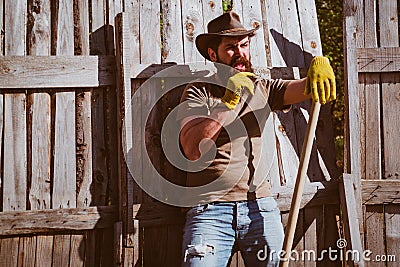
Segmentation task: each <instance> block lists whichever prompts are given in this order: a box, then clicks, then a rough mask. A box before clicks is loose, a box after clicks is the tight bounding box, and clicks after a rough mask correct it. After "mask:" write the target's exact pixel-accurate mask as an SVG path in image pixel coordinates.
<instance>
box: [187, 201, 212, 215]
mask: <svg viewBox="0 0 400 267" xmlns="http://www.w3.org/2000/svg"><path fill="white" fill-rule="evenodd" d="M209 206H210V204H202V205H198V206H196V207H193V208H191V209H190V210H188V211H187V212H186V217H190V216H195V215H198V214H201V213H203V212H205V211H206V210H208V208H209Z"/></svg>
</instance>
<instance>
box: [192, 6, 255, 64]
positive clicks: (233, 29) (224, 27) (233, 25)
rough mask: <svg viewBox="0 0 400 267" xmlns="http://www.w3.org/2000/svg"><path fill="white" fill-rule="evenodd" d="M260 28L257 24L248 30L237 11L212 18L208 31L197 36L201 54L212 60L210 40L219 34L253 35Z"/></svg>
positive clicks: (197, 45) (197, 44)
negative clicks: (209, 53)
mask: <svg viewBox="0 0 400 267" xmlns="http://www.w3.org/2000/svg"><path fill="white" fill-rule="evenodd" d="M259 28H260V25H257V27H255V28H254V29H251V30H246V29H245V28H244V26H243V25H242V23H240V18H239V15H238V14H236V13H235V12H232V11H231V12H227V13H225V14H223V15H221V16H219V17H216V18H215V19H213V20H211V21H210V22H209V23H208V25H207V31H208V33H202V34H199V35H198V36H197V37H196V47H197V49H198V50H199V52H200V54H201V55H202V56H203V57H205V58H206V59H208V60H210V57H209V55H208V48H209V44H210V42H212V41H213V39H214V38H215V37H217V36H245V35H248V36H253V35H254V32H255V31H256V30H258V29H259Z"/></svg>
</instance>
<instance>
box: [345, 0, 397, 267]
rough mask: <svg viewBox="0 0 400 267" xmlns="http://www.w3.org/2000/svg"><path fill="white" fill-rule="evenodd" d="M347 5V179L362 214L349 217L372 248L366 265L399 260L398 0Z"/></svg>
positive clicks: (365, 246) (363, 243)
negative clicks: (369, 259)
mask: <svg viewBox="0 0 400 267" xmlns="http://www.w3.org/2000/svg"><path fill="white" fill-rule="evenodd" d="M344 7H345V9H344V10H345V17H344V26H345V46H346V47H345V56H346V63H347V64H346V75H347V79H346V80H347V84H346V90H347V92H346V95H347V103H348V105H347V106H348V110H347V123H346V125H347V127H348V129H347V136H346V137H347V138H346V143H347V144H346V151H347V153H346V166H345V172H346V173H348V174H347V175H345V176H344V180H345V184H347V185H348V186H347V191H348V192H350V191H351V194H353V193H355V194H354V196H355V198H354V199H355V203H353V205H354V207H353V210H354V213H353V215H356V214H357V215H358V216H357V215H356V216H353V219H350V221H351V222H353V224H352V225H350V226H351V227H350V229H351V230H353V234H354V233H355V232H359V233H360V236H361V242H360V244H359V246H360V249H364V250H370V251H371V252H372V255H371V256H370V257H371V261H366V262H365V266H398V265H399V263H398V262H399V258H398V256H399V247H400V236H399V232H400V206H399V203H400V202H399V188H400V187H399V186H400V180H399V178H400V161H399V158H400V142H399V136H400V135H399V128H400V119H399V116H398V114H399V112H400V97H399V92H400V86H399V82H400V67H399V58H400V48H399V13H400V9H399V8H400V7H399V2H398V1H397V0H387V1H375V0H368V1H351V0H347V1H345V5H344ZM353 188H354V189H353ZM353 191H354V192H353ZM347 235H348V236H352V233H348V234H347ZM352 237H353V236H352ZM352 245H355V246H357V244H352ZM376 256H377V257H378V258H375V257H376ZM379 257H380V258H379Z"/></svg>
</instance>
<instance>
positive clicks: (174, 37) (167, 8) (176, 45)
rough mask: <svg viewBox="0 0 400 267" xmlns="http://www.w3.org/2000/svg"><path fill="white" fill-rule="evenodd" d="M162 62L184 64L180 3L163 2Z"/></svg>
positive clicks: (174, 0)
mask: <svg viewBox="0 0 400 267" xmlns="http://www.w3.org/2000/svg"><path fill="white" fill-rule="evenodd" d="M162 16H163V28H162V30H163V32H162V38H163V47H162V56H161V58H162V62H176V63H183V62H184V58H183V40H182V38H183V32H182V30H183V28H182V17H181V5H180V1H177V0H167V1H162Z"/></svg>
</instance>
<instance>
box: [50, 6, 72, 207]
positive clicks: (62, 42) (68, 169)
mask: <svg viewBox="0 0 400 267" xmlns="http://www.w3.org/2000/svg"><path fill="white" fill-rule="evenodd" d="M57 3H58V5H57V8H56V10H54V11H55V12H56V15H57V19H58V20H57V21H56V23H57V24H56V25H55V29H56V31H57V32H56V34H55V38H56V49H55V50H56V54H57V55H74V35H73V29H74V25H73V6H72V2H71V1H67V0H58V2H57ZM72 114H75V93H74V92H63V93H55V126H54V127H55V133H54V152H53V153H54V174H53V199H52V204H53V205H52V207H53V208H73V207H76V196H75V195H76V192H75V191H76V156H75V153H76V149H75V147H76V144H75V117H74V115H72Z"/></svg>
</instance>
